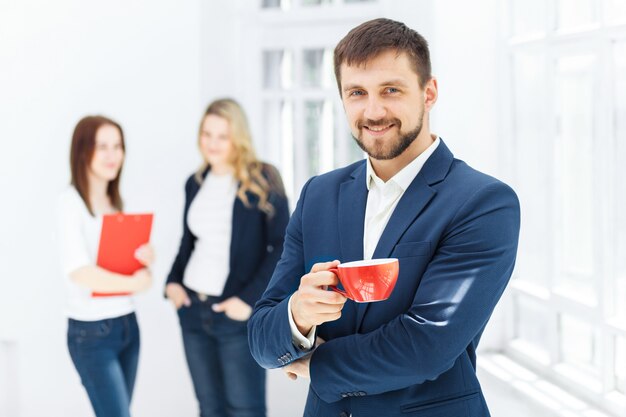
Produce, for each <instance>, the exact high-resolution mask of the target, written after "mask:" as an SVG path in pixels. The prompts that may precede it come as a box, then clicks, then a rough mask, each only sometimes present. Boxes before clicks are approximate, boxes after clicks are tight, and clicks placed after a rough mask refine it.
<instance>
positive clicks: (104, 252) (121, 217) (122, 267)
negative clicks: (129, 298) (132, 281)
mask: <svg viewBox="0 0 626 417" xmlns="http://www.w3.org/2000/svg"><path fill="white" fill-rule="evenodd" d="M152 218H153V214H152V213H145V214H122V213H116V214H106V215H104V216H102V232H101V233H100V245H99V246H98V259H97V261H96V264H97V265H98V266H99V267H101V268H104V269H106V270H108V271H111V272H117V273H118V274H123V275H132V274H133V273H134V272H135V271H137V270H139V269H141V268H143V267H144V266H143V265H142V264H141V263H140V262H139V261H138V260H137V259H136V258H135V251H136V250H137V248H139V247H140V246H141V245H143V244H144V243H148V242H149V241H150V231H151V230H152ZM128 294H129V293H98V292H92V293H91V296H92V297H113V296H119V295H128Z"/></svg>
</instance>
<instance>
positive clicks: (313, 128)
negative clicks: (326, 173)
mask: <svg viewBox="0 0 626 417" xmlns="http://www.w3.org/2000/svg"><path fill="white" fill-rule="evenodd" d="M323 106H324V102H323V101H307V102H305V103H304V125H305V132H304V135H305V142H306V156H307V161H306V169H305V170H304V172H305V173H306V174H305V177H306V178H310V177H312V176H313V175H317V174H318V173H319V157H320V146H321V145H320V122H321V120H320V119H321V116H322V108H323Z"/></svg>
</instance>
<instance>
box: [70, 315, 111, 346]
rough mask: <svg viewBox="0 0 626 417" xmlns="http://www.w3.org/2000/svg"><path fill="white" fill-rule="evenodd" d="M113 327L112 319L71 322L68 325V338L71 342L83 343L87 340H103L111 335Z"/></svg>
mask: <svg viewBox="0 0 626 417" xmlns="http://www.w3.org/2000/svg"><path fill="white" fill-rule="evenodd" d="M112 327H113V320H112V319H105V320H96V321H80V320H71V319H70V321H69V325H68V337H69V339H70V341H74V342H76V343H83V342H84V341H86V340H92V339H94V340H95V339H102V338H105V337H107V336H108V335H109V334H111V328H112Z"/></svg>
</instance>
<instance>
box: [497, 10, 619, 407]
mask: <svg viewBox="0 0 626 417" xmlns="http://www.w3.org/2000/svg"><path fill="white" fill-rule="evenodd" d="M505 1H507V2H508V5H509V7H508V8H507V10H508V12H509V13H511V14H510V15H509V16H508V19H507V20H506V21H508V22H509V23H510V27H509V30H508V43H507V45H508V46H507V47H506V48H507V54H508V60H507V61H508V63H509V66H508V68H509V79H510V80H511V82H510V86H511V89H510V96H509V97H507V98H506V99H507V100H508V102H509V103H510V115H511V123H510V130H511V133H512V134H511V135H510V136H511V139H510V140H511V142H510V146H511V147H512V148H513V150H514V151H513V152H511V153H510V154H511V155H512V156H511V161H512V164H511V170H512V175H513V177H514V178H515V180H514V184H513V185H514V188H515V189H516V191H517V192H518V196H519V198H520V201H521V207H522V230H521V234H520V244H519V250H518V262H517V265H516V268H515V272H514V275H513V279H512V283H511V286H510V292H511V296H512V301H513V302H512V304H511V305H512V307H511V312H512V314H513V320H512V323H513V328H512V331H511V334H510V337H509V341H508V344H507V347H506V350H507V354H508V355H510V356H511V357H513V358H515V359H517V360H519V361H520V362H522V363H524V364H525V365H527V366H529V367H530V368H532V369H533V370H535V371H536V372H537V373H540V374H542V376H543V377H546V378H548V379H550V380H552V381H554V382H555V383H559V384H560V385H561V386H563V387H567V388H568V389H571V390H574V391H575V394H576V395H578V396H580V397H581V398H585V399H586V400H587V401H590V402H593V403H595V404H596V405H597V406H599V407H601V408H604V409H605V410H606V411H608V412H612V413H614V414H619V412H620V411H623V408H622V407H623V406H624V404H626V395H625V394H626V389H625V385H626V384H625V378H626V377H625V376H626V255H625V254H626V209H625V208H626V181H624V180H623V179H624V178H626V165H625V164H624V161H626V19H625V18H626V1H624V0H549V1H540V0H531V1H522V0H505ZM609 28H610V30H609Z"/></svg>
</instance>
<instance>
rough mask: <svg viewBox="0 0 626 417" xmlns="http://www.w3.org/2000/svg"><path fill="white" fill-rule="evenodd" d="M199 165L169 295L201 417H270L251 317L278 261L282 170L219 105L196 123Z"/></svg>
mask: <svg viewBox="0 0 626 417" xmlns="http://www.w3.org/2000/svg"><path fill="white" fill-rule="evenodd" d="M198 145H199V149H200V153H201V155H202V157H203V159H204V164H203V166H202V167H201V168H200V169H199V170H198V171H197V172H196V173H195V174H194V175H192V176H191V177H190V178H189V179H188V180H187V183H186V185H185V194H186V201H185V210H184V221H183V236H182V240H181V243H180V248H179V251H178V255H177V256H176V259H175V261H174V264H173V265H172V269H171V272H170V274H169V276H168V278H167V283H166V289H165V293H166V296H167V297H168V298H169V299H170V300H171V301H172V303H173V304H174V306H175V307H176V309H177V310H178V316H179V320H180V325H181V329H182V335H183V343H184V346H185V354H186V357H187V364H188V366H189V371H190V373H191V378H192V381H193V385H194V389H195V392H196V397H197V399H198V402H199V406H200V416H201V417H209V416H211V417H221V416H224V417H226V416H228V417H261V416H265V412H266V411H265V371H264V370H263V369H262V368H261V367H259V365H257V363H256V362H255V361H254V359H253V358H252V356H251V354H250V349H249V346H248V339H247V330H246V326H247V321H248V318H249V317H250V314H251V313H252V308H253V306H254V304H255V303H256V301H257V300H258V299H259V298H260V297H261V295H262V293H263V291H264V290H265V287H266V286H267V284H268V282H269V279H270V277H271V275H272V272H273V271H274V268H275V266H276V263H277V262H278V260H279V258H280V255H281V252H282V248H283V239H284V234H285V228H286V226H287V222H288V220H289V210H288V205H287V199H286V197H285V191H284V188H283V185H282V180H281V178H280V175H279V173H278V171H277V170H276V168H274V167H273V166H271V165H269V164H265V163H262V162H261V161H259V160H258V159H257V158H256V156H255V152H254V149H253V146H252V140H251V137H250V131H249V129H248V123H247V121H246V116H245V114H244V112H243V109H242V108H241V107H240V106H239V104H238V103H237V102H235V101H234V100H231V99H221V100H217V101H214V102H213V103H211V104H210V105H209V107H208V108H207V110H206V112H205V114H204V116H203V117H202V121H201V124H200V132H199V138H198Z"/></svg>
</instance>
